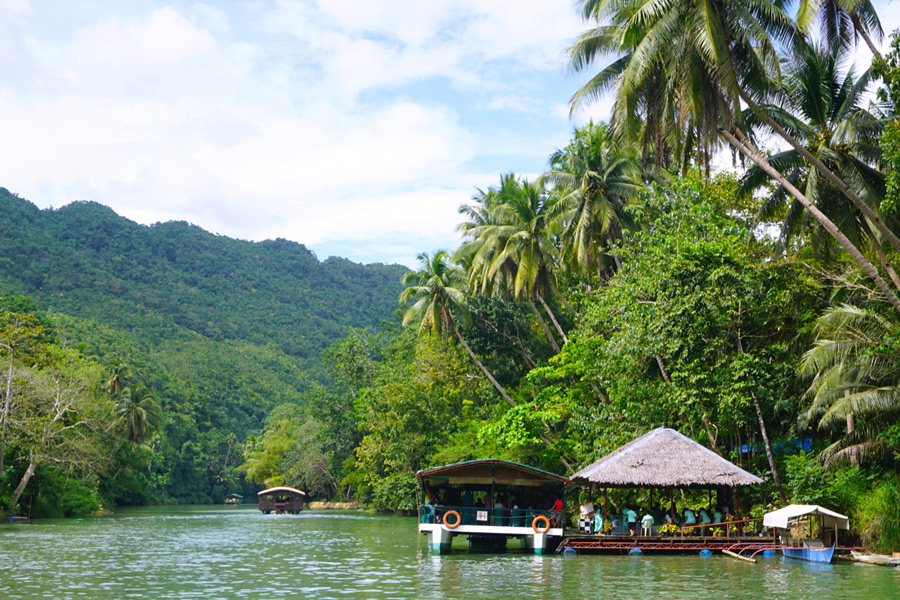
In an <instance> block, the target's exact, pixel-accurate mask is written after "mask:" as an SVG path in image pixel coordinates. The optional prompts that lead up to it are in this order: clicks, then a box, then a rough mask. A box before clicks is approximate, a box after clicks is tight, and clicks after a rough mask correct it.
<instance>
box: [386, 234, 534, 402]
mask: <svg viewBox="0 0 900 600" xmlns="http://www.w3.org/2000/svg"><path fill="white" fill-rule="evenodd" d="M417 259H418V261H419V270H418V271H413V272H410V273H407V274H406V275H404V276H403V285H405V286H407V287H406V288H405V289H404V290H403V291H402V292H400V304H402V305H404V306H408V307H409V308H407V310H406V313H405V314H404V315H403V325H404V326H407V325H412V324H417V325H418V328H419V334H420V335H424V334H430V335H437V336H440V337H446V336H450V335H454V336H456V339H457V340H459V343H460V344H462V347H463V348H464V349H465V351H466V353H468V355H469V358H471V359H472V362H474V363H475V364H476V365H477V366H478V368H479V369H480V370H481V372H482V373H484V375H485V377H487V378H488V381H490V382H491V384H492V385H493V386H494V388H495V389H496V390H497V391H498V392H499V393H500V395H501V396H503V398H504V399H505V400H506V401H507V403H509V405H510V406H513V407H515V406H516V403H515V401H513V399H512V398H510V396H509V394H508V393H507V392H506V390H505V389H504V388H503V386H502V385H500V384H499V383H498V382H497V380H496V379H495V378H494V376H493V375H492V374H491V372H490V371H488V369H487V367H485V366H484V364H483V363H482V362H481V360H479V359H478V357H477V356H476V355H475V353H474V352H472V348H470V347H469V344H468V343H467V342H466V340H465V338H464V337H463V336H462V333H461V332H460V327H459V325H462V326H463V327H465V326H467V325H468V324H469V323H470V317H469V311H468V309H467V308H466V296H465V294H464V293H463V292H462V291H461V289H460V288H462V286H463V284H464V283H465V276H464V274H463V272H462V271H461V270H460V269H459V268H457V267H454V266H453V265H452V264H451V262H450V255H449V254H448V253H447V252H446V251H444V250H438V251H437V252H435V253H434V255H429V254H428V253H426V252H423V253H421V254H419V255H418V257H417ZM410 303H412V305H411V306H410Z"/></svg>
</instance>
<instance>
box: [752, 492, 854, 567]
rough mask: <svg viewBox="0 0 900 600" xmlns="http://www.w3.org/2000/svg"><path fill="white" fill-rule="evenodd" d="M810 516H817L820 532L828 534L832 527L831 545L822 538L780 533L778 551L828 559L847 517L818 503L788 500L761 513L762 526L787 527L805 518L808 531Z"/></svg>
mask: <svg viewBox="0 0 900 600" xmlns="http://www.w3.org/2000/svg"><path fill="white" fill-rule="evenodd" d="M813 517H819V518H820V520H821V524H822V527H821V529H822V536H826V535H830V533H831V529H832V528H833V529H834V537H833V539H832V540H830V541H831V545H830V546H829V545H827V542H826V541H823V540H821V539H803V540H800V541H799V542H795V541H794V539H793V536H790V535H782V536H781V541H782V546H781V553H782V554H784V555H785V556H787V557H789V558H797V559H800V560H806V561H809V562H818V563H830V562H831V558H832V557H833V556H834V551H835V549H836V548H837V539H838V529H850V519H848V518H847V517H846V516H845V515H842V514H840V513H836V512H834V511H833V510H829V509H827V508H823V507H821V506H819V505H817V504H791V505H790V506H785V507H784V508H780V509H778V510H775V511H772V512H768V513H766V514H765V515H763V526H765V527H771V528H773V529H775V530H776V533H777V530H778V529H784V530H788V529H791V528H792V526H793V527H797V526H799V525H800V523H801V521H802V520H803V519H805V520H806V521H807V523H808V527H809V531H811V530H812V519H813Z"/></svg>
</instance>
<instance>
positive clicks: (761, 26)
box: [570, 0, 900, 311]
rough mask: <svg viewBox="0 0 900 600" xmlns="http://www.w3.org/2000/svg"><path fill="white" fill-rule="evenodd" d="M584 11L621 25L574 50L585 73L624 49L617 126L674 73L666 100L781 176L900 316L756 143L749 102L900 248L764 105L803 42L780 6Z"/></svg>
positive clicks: (868, 266)
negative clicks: (650, 82)
mask: <svg viewBox="0 0 900 600" xmlns="http://www.w3.org/2000/svg"><path fill="white" fill-rule="evenodd" d="M582 6H583V8H584V14H587V15H590V16H591V18H593V19H596V20H597V21H598V22H602V21H603V20H604V19H606V18H607V17H609V18H611V19H612V20H613V22H614V23H619V24H621V26H620V27H618V28H617V30H616V32H615V33H614V35H613V36H612V38H610V37H609V36H608V37H607V38H605V39H606V43H605V44H596V45H594V46H592V47H590V48H587V49H586V50H585V51H583V52H581V53H580V54H579V53H577V52H570V55H572V56H581V58H580V59H579V61H578V64H577V66H580V67H581V68H585V67H586V66H587V65H589V64H591V63H592V61H593V60H594V59H597V58H599V57H600V56H602V55H604V54H608V53H609V52H610V51H611V50H615V49H616V46H618V49H617V52H618V53H619V54H621V57H620V60H623V61H624V63H623V64H622V65H621V66H620V67H619V69H618V71H619V72H618V74H616V75H615V76H614V77H612V78H611V79H610V83H609V85H613V84H614V85H615V87H616V94H617V98H616V105H617V108H618V107H621V108H620V109H619V110H618V111H617V113H614V118H615V119H617V120H619V121H621V120H624V119H627V117H628V113H629V110H633V108H634V106H635V105H636V102H637V97H638V96H639V92H640V89H641V86H642V85H643V83H644V82H645V80H646V78H647V77H649V76H650V74H651V73H652V72H653V67H654V66H655V65H662V66H663V67H664V68H665V73H666V82H667V88H666V94H669V95H672V96H674V97H678V98H684V99H685V101H684V104H685V105H686V106H687V110H688V112H689V113H690V114H691V115H693V118H694V119H695V122H696V123H698V124H699V123H703V124H704V135H706V134H707V133H708V132H709V130H710V129H711V128H714V129H717V130H718V133H719V135H720V136H721V137H722V138H724V139H725V140H726V141H727V142H728V143H729V144H731V145H732V146H733V147H734V148H735V149H736V150H737V151H739V152H740V153H742V154H744V155H745V156H746V157H747V158H748V159H750V160H751V161H752V162H753V163H754V164H757V165H759V166H760V168H762V169H763V170H765V171H766V172H768V173H769V174H770V175H771V176H773V177H774V178H776V179H777V180H778V181H779V183H781V184H782V186H783V187H785V189H786V190H788V191H789V192H790V193H791V195H792V196H794V197H795V198H796V199H797V200H798V201H800V202H801V203H802V204H803V205H804V207H806V208H807V210H809V211H810V213H811V214H812V215H813V216H814V217H815V218H816V219H817V220H818V221H819V222H820V223H822V225H823V227H824V228H825V229H826V230H827V231H828V232H829V234H830V235H832V236H833V237H834V238H835V239H836V240H837V241H838V243H840V245H841V246H842V247H843V248H844V249H845V250H847V253H848V255H850V256H851V258H852V259H853V260H854V261H855V262H856V263H857V264H858V265H859V266H860V267H861V268H862V269H863V270H864V271H865V272H866V274H867V275H868V276H869V277H870V278H871V279H872V280H873V282H874V283H875V285H876V286H877V287H878V289H879V290H880V291H881V293H882V294H883V295H884V296H885V298H886V299H887V301H888V302H890V303H891V304H892V305H893V306H894V307H895V308H896V309H897V310H898V311H900V298H898V297H897V293H896V290H895V289H892V288H891V286H889V285H888V284H887V282H886V281H885V280H884V278H883V277H882V276H881V274H880V273H879V271H878V269H877V268H876V267H875V266H874V265H872V263H871V262H869V261H868V260H867V259H866V258H865V256H864V255H863V254H862V252H860V251H859V249H858V248H857V247H856V246H855V245H854V244H853V243H852V242H851V241H850V240H849V239H848V238H847V236H846V235H844V234H843V233H842V232H841V231H840V230H839V228H838V227H837V226H835V225H834V223H833V222H832V221H830V220H829V219H828V217H827V216H826V215H825V214H824V213H822V212H821V211H820V210H818V209H817V208H816V207H815V206H814V205H812V203H811V202H809V200H808V199H807V198H806V197H805V196H804V195H803V194H802V192H800V191H799V190H798V189H797V188H796V186H794V185H792V184H790V182H787V181H783V179H784V178H783V177H782V176H781V175H780V174H778V173H777V172H775V170H774V169H772V168H771V165H770V164H769V163H768V162H767V161H766V159H765V157H764V156H763V154H762V153H761V152H759V151H758V150H757V149H756V148H755V147H754V146H753V144H752V143H751V142H750V141H749V140H748V138H747V135H746V133H747V125H746V124H745V123H744V122H743V119H742V118H741V116H742V115H741V103H744V104H746V105H747V107H749V109H750V110H751V111H752V112H753V113H754V115H755V116H756V117H758V118H759V119H760V121H762V122H763V123H765V124H766V126H767V127H769V128H771V130H772V131H773V132H774V133H775V134H776V135H778V136H780V137H781V138H782V139H784V140H785V141H786V142H788V144H790V145H791V147H793V148H794V149H795V150H796V151H797V152H799V153H800V154H801V156H803V158H804V159H805V160H806V161H808V162H809V163H810V165H811V166H812V167H813V168H815V169H816V170H817V171H819V172H820V173H821V174H822V175H823V176H824V177H825V178H827V179H828V180H829V181H830V182H831V183H832V184H833V185H834V186H835V187H837V189H839V190H840V191H841V193H843V194H845V195H846V196H847V197H848V198H850V200H851V201H852V202H853V203H854V205H855V206H856V207H857V208H858V209H859V210H860V211H861V212H862V213H863V214H864V215H865V217H866V219H868V220H869V221H870V222H871V223H872V224H873V225H874V226H875V227H876V229H878V232H879V234H880V235H882V236H883V237H884V238H885V239H886V240H887V241H888V242H889V243H890V245H891V246H893V247H894V248H895V249H898V250H900V238H898V237H897V235H896V234H895V233H894V232H893V231H891V230H890V228H889V227H887V226H886V225H885V223H884V222H883V221H882V220H881V218H880V217H879V216H878V215H877V214H876V213H875V211H874V210H873V209H872V207H871V206H869V205H868V204H866V203H865V202H864V201H863V200H862V199H861V198H860V197H859V195H858V194H856V193H855V192H854V191H853V190H852V189H850V188H849V186H848V185H847V184H846V183H845V182H844V181H843V180H841V179H840V177H838V176H837V175H836V174H835V173H834V172H833V171H831V170H830V169H828V167H827V166H826V165H825V164H824V163H822V162H821V161H820V160H819V159H817V158H816V157H815V156H814V155H813V154H812V153H810V152H809V150H808V149H806V148H805V147H804V146H803V145H802V144H801V143H800V142H799V141H798V140H796V139H795V138H794V137H793V136H791V135H790V134H789V133H788V132H787V131H786V130H785V129H784V128H783V127H781V126H780V125H779V124H778V123H777V122H776V121H775V120H773V119H772V118H771V116H769V115H768V114H767V113H766V111H765V110H764V109H763V108H761V107H760V104H759V102H761V101H764V100H765V99H766V98H767V97H768V93H769V90H770V84H771V76H772V73H771V71H772V70H773V69H774V68H777V65H778V55H777V47H778V46H779V45H782V46H787V47H790V46H791V45H792V44H793V43H794V40H796V37H797V35H798V30H797V28H796V26H795V25H794V23H793V22H792V21H791V19H790V17H789V16H788V15H787V14H786V13H785V12H784V10H782V8H781V7H780V6H779V5H776V4H772V3H771V2H769V1H768V0H748V1H747V2H741V3H736V2H728V1H725V0H678V1H675V2H669V3H664V4H659V3H658V2H655V1H654V0H626V1H624V2H614V1H613V0H583V2H582ZM601 27H602V26H601ZM573 66H574V65H573ZM663 96H665V94H663ZM587 97H590V96H589V95H578V94H576V96H575V98H573V101H574V102H578V101H581V100H583V99H584V98H587Z"/></svg>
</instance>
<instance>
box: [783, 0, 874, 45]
mask: <svg viewBox="0 0 900 600" xmlns="http://www.w3.org/2000/svg"><path fill="white" fill-rule="evenodd" d="M816 19H818V20H819V26H820V29H821V32H822V38H823V39H824V40H825V41H826V42H827V43H828V45H830V46H836V45H839V44H841V43H842V42H843V41H845V40H846V41H850V40H854V39H857V38H860V37H861V38H863V40H864V41H865V42H866V45H867V46H868V47H869V50H870V51H871V52H872V55H873V56H875V57H880V56H881V52H879V50H878V47H877V46H875V44H874V43H873V41H872V38H873V37H874V38H876V39H877V40H878V41H881V40H882V39H883V38H884V30H883V29H882V28H881V20H880V19H879V18H878V13H877V12H876V11H875V7H874V6H872V3H871V2H870V1H869V0H800V4H799V6H798V7H797V24H798V25H799V26H800V28H801V29H802V30H803V31H807V30H808V29H809V28H810V27H811V26H812V24H813V23H814V22H815V20H816Z"/></svg>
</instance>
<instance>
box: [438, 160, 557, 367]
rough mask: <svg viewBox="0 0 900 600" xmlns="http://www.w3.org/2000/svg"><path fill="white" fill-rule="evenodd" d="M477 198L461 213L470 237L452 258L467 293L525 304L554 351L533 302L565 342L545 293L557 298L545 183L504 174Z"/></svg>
mask: <svg viewBox="0 0 900 600" xmlns="http://www.w3.org/2000/svg"><path fill="white" fill-rule="evenodd" d="M475 200H476V201H477V202H478V204H476V205H475V206H465V207H463V208H462V209H460V212H462V213H463V214H466V215H468V216H469V217H470V219H471V220H469V221H466V222H465V223H463V224H462V225H461V226H460V227H459V229H460V230H462V231H463V232H464V234H465V235H466V237H467V238H468V239H467V240H466V243H464V244H463V246H462V247H461V249H460V251H458V252H457V254H456V255H455V256H458V257H459V258H461V259H462V261H461V262H462V263H463V264H465V265H466V267H467V273H468V277H469V287H470V289H475V290H478V291H479V293H481V294H484V295H489V296H495V297H500V298H503V299H511V300H514V301H517V302H522V303H525V304H527V305H528V306H529V308H530V309H531V311H532V313H533V314H534V316H535V318H536V319H537V321H538V322H539V323H540V325H541V327H542V329H543V330H544V333H545V335H546V336H547V339H548V341H549V342H550V345H551V346H552V347H553V349H554V350H555V351H556V352H557V353H558V352H559V351H560V348H559V344H557V342H556V339H555V338H554V337H553V334H552V333H551V331H550V328H549V327H548V326H547V323H546V322H545V321H544V318H543V317H542V316H541V314H540V311H539V310H538V308H537V307H536V306H535V304H534V303H535V301H538V302H539V303H540V304H541V305H542V306H543V308H544V310H545V311H546V313H547V315H548V316H549V317H550V320H551V321H552V322H553V325H554V327H555V328H556V330H557V332H558V333H559V335H560V337H561V338H562V339H563V342H566V341H568V339H567V337H566V333H565V330H564V329H563V328H562V326H561V325H560V323H559V320H558V319H557V318H556V315H555V314H554V313H553V310H552V309H551V308H550V306H549V304H548V303H547V300H546V297H547V295H548V294H549V293H555V294H557V295H559V292H558V290H557V288H556V268H557V267H556V261H557V253H558V246H557V242H558V233H559V231H560V227H559V219H558V216H559V215H558V214H557V213H558V211H557V210H556V205H557V203H556V201H555V200H554V198H553V197H551V196H549V195H548V194H547V193H546V192H545V190H544V186H543V184H541V183H529V182H528V181H521V180H519V179H518V178H517V177H516V176H515V175H513V174H509V175H503V176H502V177H501V180H500V187H499V188H491V189H490V190H489V193H488V194H484V193H480V194H479V196H476V198H475Z"/></svg>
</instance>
